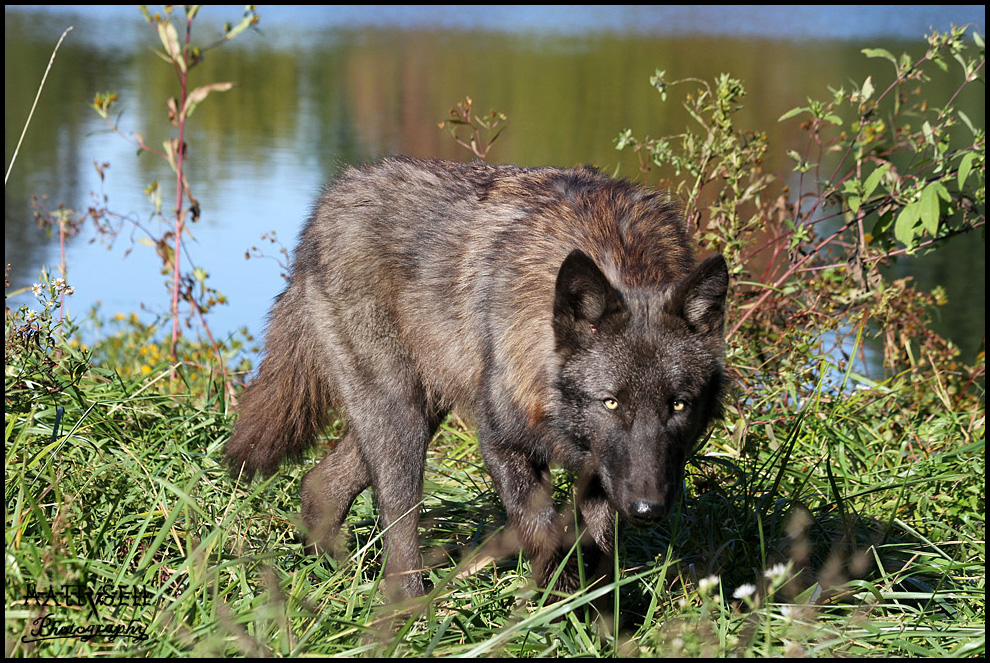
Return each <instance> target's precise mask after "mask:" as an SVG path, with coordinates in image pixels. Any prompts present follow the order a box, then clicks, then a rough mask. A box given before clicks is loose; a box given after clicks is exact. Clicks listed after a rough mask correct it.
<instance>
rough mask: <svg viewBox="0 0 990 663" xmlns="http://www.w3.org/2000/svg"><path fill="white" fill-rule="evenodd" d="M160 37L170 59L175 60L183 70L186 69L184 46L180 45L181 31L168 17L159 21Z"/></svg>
mask: <svg viewBox="0 0 990 663" xmlns="http://www.w3.org/2000/svg"><path fill="white" fill-rule="evenodd" d="M157 28H158V37H159V38H160V39H161V40H162V44H164V45H165V52H166V53H167V54H168V57H169V59H170V60H171V61H172V62H174V63H175V64H176V65H177V66H178V67H179V69H181V70H182V71H185V70H186V62H185V58H183V57H182V48H181V47H180V46H179V33H178V32H176V31H175V26H174V25H172V23H171V21H169V20H168V19H162V20H161V21H159V22H158V25H157Z"/></svg>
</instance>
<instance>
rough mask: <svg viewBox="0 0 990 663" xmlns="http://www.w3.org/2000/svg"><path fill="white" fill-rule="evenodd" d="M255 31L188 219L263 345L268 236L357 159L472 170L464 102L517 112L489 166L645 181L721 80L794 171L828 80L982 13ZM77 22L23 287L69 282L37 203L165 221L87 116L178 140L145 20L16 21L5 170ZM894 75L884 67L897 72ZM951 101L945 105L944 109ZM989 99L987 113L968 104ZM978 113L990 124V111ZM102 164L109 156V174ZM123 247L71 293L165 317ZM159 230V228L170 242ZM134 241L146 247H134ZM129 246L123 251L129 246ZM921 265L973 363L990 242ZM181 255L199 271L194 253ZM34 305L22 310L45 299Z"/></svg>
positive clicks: (866, 12)
mask: <svg viewBox="0 0 990 663" xmlns="http://www.w3.org/2000/svg"><path fill="white" fill-rule="evenodd" d="M259 13H260V15H261V19H262V21H261V24H260V31H259V32H249V33H246V34H244V35H241V36H240V37H238V38H237V39H236V40H235V41H233V42H231V43H230V44H228V45H226V46H224V47H223V48H220V49H217V50H214V51H210V52H209V53H208V54H207V59H206V61H205V62H204V64H203V65H202V66H201V67H199V68H197V69H196V70H194V75H195V81H194V84H200V83H204V82H209V81H217V80H231V81H236V82H237V83H238V86H237V87H236V88H235V89H233V90H232V91H230V92H226V93H223V94H216V95H213V96H212V97H210V98H209V99H207V100H206V101H205V102H204V103H203V104H202V105H201V106H200V107H199V108H198V109H197V111H196V113H195V114H194V115H193V116H192V118H191V124H190V135H189V138H188V143H189V145H190V150H191V152H190V154H191V162H190V168H191V172H190V176H189V179H190V182H191V184H192V186H193V192H194V194H195V195H196V197H197V198H198V199H199V202H200V204H201V208H202V218H201V220H200V221H199V222H197V223H196V224H195V225H194V226H193V227H192V232H193V234H194V237H195V239H194V241H192V242H190V243H189V259H191V261H192V262H193V264H196V265H197V266H199V267H201V268H203V269H205V270H206V271H207V272H209V275H210V277H209V282H210V284H211V285H212V286H213V287H215V288H216V289H218V290H219V291H220V292H222V293H223V294H224V295H225V296H226V297H227V298H228V300H229V302H230V304H229V305H227V306H221V307H217V308H216V309H215V310H214V312H213V313H211V317H210V322H211V326H212V328H213V330H214V332H215V333H218V334H219V335H221V336H223V335H225V334H228V333H231V332H233V331H234V330H236V329H238V328H240V327H244V326H246V327H248V328H249V329H250V330H251V331H252V332H254V333H258V332H260V331H261V329H262V327H263V319H264V314H265V312H266V311H267V309H268V307H269V305H270V303H271V300H272V298H273V297H274V296H275V295H276V294H277V293H278V292H279V291H280V289H281V287H282V283H283V282H282V279H281V278H280V271H281V270H280V267H279V265H278V263H277V261H276V260H275V259H274V258H265V259H252V260H245V258H244V255H245V252H248V251H250V250H251V247H252V246H257V247H259V248H262V249H263V250H264V251H265V252H266V253H267V254H269V255H270V256H276V257H277V251H276V247H275V246H273V245H268V244H264V243H263V242H262V240H261V239H260V238H261V235H262V234H263V233H266V232H268V231H272V230H274V231H276V232H277V235H278V237H279V238H280V240H281V241H282V242H283V243H284V244H285V245H287V246H289V247H291V246H292V245H293V243H294V239H295V235H296V233H297V232H298V230H299V228H300V225H301V224H302V223H303V221H304V220H305V218H306V217H307V215H308V213H309V210H310V207H311V205H312V201H313V199H314V197H315V195H316V194H317V192H318V191H319V189H320V187H321V185H322V184H323V183H324V182H325V181H326V179H327V177H329V176H330V175H332V173H333V172H335V171H336V170H337V169H339V168H340V167H341V165H342V164H345V163H355V162H361V161H367V160H370V159H373V158H375V157H376V156H379V155H382V154H408V155H412V156H422V157H443V158H457V159H467V158H469V157H470V155H469V154H468V153H467V152H465V151H464V150H462V149H460V148H458V147H457V146H456V145H454V143H453V142H452V141H451V140H450V138H449V137H448V136H447V135H446V134H445V133H443V132H441V131H440V130H439V129H437V123H438V122H439V121H441V120H443V119H445V118H446V116H447V112H448V110H449V109H450V107H451V106H453V105H454V104H455V103H456V102H458V101H460V100H463V99H464V97H465V96H471V97H472V98H473V99H474V100H475V107H476V109H477V110H479V111H482V112H484V111H487V110H489V109H492V108H494V109H497V110H499V111H502V112H504V113H506V114H507V115H508V116H509V119H510V124H509V126H508V129H507V130H506V132H505V133H504V134H503V136H502V137H501V138H500V139H499V141H498V142H497V143H496V144H495V147H494V149H493V151H492V159H491V160H492V161H494V162H513V163H518V164H520V165H544V164H553V165H559V166H573V165H578V164H585V163H593V164H596V165H598V166H600V167H602V168H603V169H604V170H605V171H606V172H616V171H617V172H619V173H620V174H622V175H625V176H635V172H636V171H635V164H634V159H633V157H632V155H631V154H628V153H619V152H617V151H615V149H614V146H613V145H614V143H613V141H614V138H615V137H616V136H617V135H618V133H619V132H620V131H621V130H622V129H624V128H627V127H628V128H631V129H632V130H633V132H634V134H636V135H638V136H643V135H646V134H649V135H654V136H656V135H662V134H672V133H676V132H679V131H682V130H683V128H684V127H685V126H686V125H687V124H688V122H689V120H688V119H687V118H686V117H685V116H684V114H683V112H681V110H680V107H679V103H678V102H677V100H676V99H677V98H678V97H676V95H673V96H674V99H673V100H672V101H668V102H667V103H666V104H663V103H661V102H660V100H659V97H658V95H657V94H656V92H655V91H654V90H653V89H652V88H651V87H650V86H649V83H648V79H649V76H650V75H651V74H652V73H653V72H654V70H655V69H657V68H661V69H665V70H666V71H667V73H668V78H669V79H671V80H673V79H677V78H684V77H697V78H702V79H709V80H710V79H711V78H713V77H714V76H716V75H718V74H719V73H721V72H728V73H731V74H732V75H733V76H735V77H738V78H740V79H742V80H743V81H744V83H745V84H746V85H747V88H748V90H749V96H748V97H747V99H746V108H745V110H744V111H743V113H742V114H741V117H740V123H741V124H742V125H743V126H750V127H755V128H761V129H766V130H768V132H769V137H770V140H771V145H772V146H774V147H773V150H774V153H775V154H776V156H777V157H778V159H777V160H776V161H774V162H772V163H768V164H765V165H766V166H767V168H768V169H769V170H771V171H772V172H778V173H781V174H784V173H786V172H787V171H788V170H789V169H790V163H789V161H787V159H786V157H785V156H784V154H785V152H786V150H787V149H791V148H794V149H798V148H799V147H800V144H801V143H800V141H801V138H802V136H801V135H800V134H799V133H798V132H797V130H796V126H795V125H794V123H792V124H791V125H789V126H785V125H781V124H778V123H777V122H776V119H777V118H778V117H779V116H780V115H782V114H783V113H784V112H785V111H787V110H789V109H790V108H792V107H794V106H797V105H802V104H804V103H805V101H806V99H807V98H808V97H814V98H826V97H827V96H828V86H829V85H832V86H837V85H843V84H845V85H847V86H848V84H849V81H862V80H863V79H864V78H865V77H866V76H867V75H869V74H874V75H875V76H881V75H886V74H885V72H884V71H883V67H884V66H885V65H886V63H884V62H880V61H869V60H866V59H865V58H864V57H863V56H862V55H861V54H860V49H862V48H865V47H876V46H883V47H885V48H888V49H890V50H892V51H894V52H895V53H897V52H900V51H902V50H905V49H908V48H913V49H917V48H918V47H919V45H920V44H921V39H922V35H923V34H924V33H925V32H926V31H927V30H928V27H929V26H930V25H934V26H936V27H938V28H941V29H945V28H947V27H948V25H949V23H950V22H954V23H957V24H958V23H967V22H976V23H978V24H979V25H980V30H981V32H982V31H983V26H984V21H985V8H984V6H978V7H974V6H961V5H945V6H927V5H925V6H915V5H910V6H901V7H897V8H896V9H891V7H890V6H883V7H873V6H867V7H849V6H846V7H835V6H833V7H801V6H798V7H785V6H775V7H766V6H763V7H746V6H742V7H740V6H728V5H726V6H705V7H697V6H693V7H692V6H679V7H678V6H675V7H630V6H609V7H604V6H578V7H568V8H561V7H559V6H549V7H540V6H536V7H525V8H520V7H510V6H497V7H478V6H469V7H459V6H446V5H445V6H432V7H431V6H426V7H387V8H386V7H375V6H370V7H365V6H358V7H326V8H319V7H317V8H314V7H303V8H299V7H261V8H260V10H259ZM239 17H240V9H238V8H230V7H207V8H204V10H203V12H202V14H201V16H200V19H198V21H197V24H196V33H195V35H196V37H198V38H201V39H204V40H205V39H207V38H208V37H209V36H210V35H216V34H218V33H219V25H220V23H221V22H222V21H224V20H227V21H231V22H236V21H237V20H238V19H239ZM69 25H72V26H73V31H72V32H70V33H69V36H68V37H67V38H66V41H65V43H64V44H63V46H62V49H61V50H60V52H59V54H58V56H57V58H56V61H55V64H54V67H53V69H52V72H51V74H50V77H49V79H48V82H47V84H46V88H45V90H44V93H43V95H42V97H41V101H40V104H39V107H38V109H37V110H36V112H35V117H34V119H33V123H32V125H31V127H30V129H29V131H28V134H27V137H26V141H25V144H24V146H23V147H22V148H21V153H20V155H19V156H18V160H17V163H16V164H15V165H14V169H13V173H12V175H11V178H10V180H9V181H8V183H7V186H6V187H5V196H4V198H5V230H4V239H5V243H4V255H5V261H6V262H7V263H10V264H11V265H12V272H11V283H12V288H11V289H12V290H17V289H19V288H24V287H26V286H29V285H30V284H31V283H33V282H35V281H36V280H37V274H38V272H39V271H40V269H41V267H42V266H47V267H48V269H49V270H50V271H53V270H54V269H55V267H56V265H57V264H58V260H59V258H58V245H57V243H56V242H53V241H51V240H49V239H48V238H47V237H46V236H45V234H44V233H43V232H42V231H40V230H39V229H38V228H37V227H36V226H35V224H34V222H33V219H32V216H31V208H30V205H31V196H32V195H34V194H38V195H46V196H47V197H48V200H49V201H50V203H51V205H52V206H54V205H56V204H58V203H59V202H63V203H65V204H66V205H68V206H70V207H73V208H76V209H85V208H86V207H87V206H88V205H90V204H91V200H92V194H91V192H93V193H95V195H97V196H100V195H102V194H106V195H107V196H108V200H109V202H108V206H109V208H110V209H111V210H113V211H114V212H115V213H117V214H119V215H121V216H122V217H125V218H126V219H129V220H132V221H136V222H138V224H139V225H141V226H145V227H147V226H151V225H154V224H155V223H157V222H155V221H154V220H153V219H152V215H151V205H150V203H149V202H148V200H147V198H146V197H145V195H144V194H143V193H142V192H143V190H144V188H145V187H146V186H147V185H148V184H149V183H151V182H154V181H156V180H157V181H160V182H161V185H162V187H163V188H164V190H165V191H166V192H167V193H166V196H165V202H164V207H165V208H166V209H167V208H169V207H170V206H171V205H172V204H173V201H172V200H171V196H172V195H174V194H172V193H171V192H172V188H171V184H172V183H171V179H170V171H169V170H168V168H167V167H164V166H163V165H161V164H159V163H157V162H156V160H155V159H154V158H152V157H151V156H150V155H148V154H144V155H141V156H138V155H137V154H136V151H135V149H134V148H133V147H132V146H131V145H129V144H128V143H127V142H126V141H124V140H123V139H121V138H120V137H119V136H116V135H114V134H112V133H109V132H108V130H107V127H106V124H105V123H104V122H103V120H102V119H101V118H99V117H98V116H97V115H96V113H95V112H93V111H92V110H90V109H88V108H87V106H88V104H89V103H90V102H91V101H92V98H93V95H94V93H96V92H98V91H105V90H114V91H116V92H117V93H118V95H119V97H120V100H121V101H120V104H119V110H120V111H121V114H120V115H119V124H120V126H121V128H122V129H123V130H124V132H125V133H129V132H133V131H140V132H142V133H143V134H144V135H145V136H146V137H148V138H149V142H156V141H157V143H158V144H160V142H161V140H162V139H164V138H165V137H166V136H167V135H169V134H168V131H167V130H168V127H167V125H166V123H165V120H164V100H165V99H166V98H167V97H168V96H169V95H172V94H175V92H176V90H175V87H174V82H173V79H172V78H171V73H170V71H169V70H168V68H167V66H166V65H165V64H164V63H162V62H161V61H160V60H158V59H156V58H155V57H154V56H153V55H151V54H150V52H149V49H150V48H151V47H153V46H155V45H157V38H156V37H155V35H154V33H153V31H152V30H151V28H150V27H149V26H147V25H146V24H144V23H143V21H142V20H141V18H140V14H139V13H138V12H137V10H136V9H133V8H131V7H96V8H92V9H79V8H72V7H45V8H11V7H7V8H6V9H5V65H4V66H5V119H6V121H5V132H6V133H5V157H6V160H5V163H9V162H10V158H11V155H12V153H13V147H14V144H15V143H16V140H17V137H18V136H19V134H20V130H21V127H22V126H23V123H24V119H25V118H26V117H27V113H28V109H29V108H30V104H31V101H32V100H33V98H34V94H35V91H36V89H37V85H38V82H39V81H40V79H41V75H42V73H43V71H44V68H45V66H46V65H47V63H48V59H49V56H50V55H51V51H52V48H53V46H54V44H55V42H56V40H57V39H58V36H59V35H60V34H61V33H62V31H63V30H64V29H65V28H66V27H68V26H69ZM886 66H889V65H886ZM948 95H949V92H948V91H947V93H946V98H948ZM967 103H975V102H967ZM969 114H970V117H972V118H974V121H977V122H979V123H984V122H985V101H984V100H983V99H980V100H979V105H978V106H977V107H976V109H975V111H971V112H970V113H969ZM94 162H100V163H102V162H108V163H109V164H110V167H109V169H108V170H107V171H106V173H107V177H106V180H105V181H104V182H101V181H100V180H99V178H98V177H97V174H96V170H95V169H94V167H93V164H94ZM124 227H125V230H124V232H123V234H122V235H121V236H120V237H118V238H117V240H116V242H115V243H114V245H113V247H112V249H110V250H107V249H106V248H104V247H103V245H102V241H101V239H102V238H101V237H99V236H97V235H96V234H94V233H93V232H92V230H91V229H87V230H86V231H85V232H83V233H82V234H81V235H80V236H79V237H75V238H73V239H72V240H71V241H70V243H69V247H68V254H67V265H68V280H69V282H70V283H71V284H72V285H73V287H74V289H75V294H74V295H73V297H72V298H71V299H70V301H69V307H70V311H71V312H73V313H75V314H76V316H77V317H80V316H82V315H83V314H85V313H86V312H87V311H88V310H89V309H90V307H91V306H92V305H93V304H94V303H95V302H101V303H102V309H101V310H102V312H103V313H104V314H105V315H111V314H113V313H116V312H123V313H129V312H131V311H147V313H144V314H143V315H145V316H146V317H151V316H153V315H154V314H155V313H160V312H163V311H166V310H167V308H168V293H167V283H166V279H165V277H163V276H162V275H161V273H160V263H159V261H158V259H157V257H156V256H155V255H154V251H153V249H152V248H149V247H148V246H145V245H144V244H141V243H134V242H133V241H132V237H133V238H134V239H137V238H140V237H142V236H143V233H142V232H141V231H140V230H136V229H134V227H132V226H131V225H129V224H125V226H124ZM156 232H157V231H156ZM129 249H130V251H129V253H128V250H129ZM125 254H126V255H125ZM933 258H934V259H933V260H930V261H928V262H924V263H920V262H914V263H912V264H911V266H910V269H911V270H913V271H915V272H916V273H917V274H918V275H919V278H920V279H923V280H924V282H925V283H932V282H935V281H937V282H939V283H942V284H943V285H944V286H945V287H946V288H947V290H948V292H949V298H950V302H951V304H950V306H949V307H946V308H945V309H942V310H941V311H940V312H941V313H942V314H943V315H944V318H943V320H942V321H941V322H940V324H941V328H942V329H943V331H947V332H948V333H949V334H950V335H951V336H952V337H953V338H955V339H956V340H957V342H958V343H960V344H961V345H962V346H963V347H964V348H966V349H968V350H972V348H973V347H974V346H975V345H976V344H978V343H979V339H980V338H981V337H982V335H983V333H984V332H985V323H984V312H985V307H984V303H983V302H984V298H985V269H984V263H985V245H984V244H983V243H982V242H978V241H975V239H973V238H970V239H967V240H965V241H963V242H958V243H957V246H956V247H955V248H953V249H952V253H951V254H950V253H949V252H943V253H941V254H938V255H936V256H934V257H933ZM186 264H189V263H188V262H187V263H186ZM31 299H32V298H31V296H30V294H29V293H22V294H21V295H19V296H18V297H16V298H14V299H13V301H9V302H8V303H9V304H10V305H17V304H18V303H20V302H25V301H27V302H30V301H31Z"/></svg>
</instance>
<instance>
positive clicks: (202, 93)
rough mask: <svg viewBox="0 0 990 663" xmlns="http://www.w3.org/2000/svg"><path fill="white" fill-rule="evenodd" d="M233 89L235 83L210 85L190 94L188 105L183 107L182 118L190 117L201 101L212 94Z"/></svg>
mask: <svg viewBox="0 0 990 663" xmlns="http://www.w3.org/2000/svg"><path fill="white" fill-rule="evenodd" d="M232 87H234V84H233V83H210V84H209V85H201V86H200V87H198V88H196V89H195V90H193V91H192V92H190V93H189V96H188V97H186V103H185V105H184V106H183V107H182V116H183V117H189V116H190V115H192V113H193V110H195V109H196V106H197V105H198V104H199V103H200V102H201V101H203V100H204V99H206V97H207V96H209V94H210V93H211V92H226V91H227V90H229V89H230V88H232Z"/></svg>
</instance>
